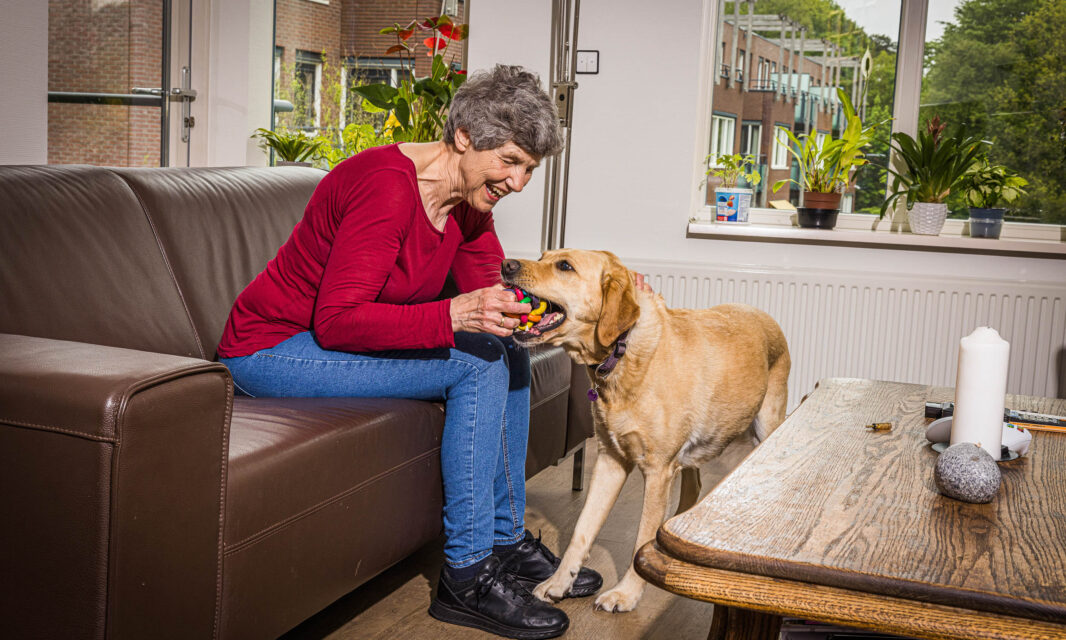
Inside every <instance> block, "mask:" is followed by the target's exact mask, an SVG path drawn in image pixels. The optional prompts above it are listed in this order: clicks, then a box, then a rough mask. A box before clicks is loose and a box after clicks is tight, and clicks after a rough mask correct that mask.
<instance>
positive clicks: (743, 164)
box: [704, 153, 762, 189]
mask: <svg viewBox="0 0 1066 640" xmlns="http://www.w3.org/2000/svg"><path fill="white" fill-rule="evenodd" d="M715 159H716V158H715V156H714V154H711V155H709V156H707V157H706V158H705V159H704V162H705V163H706V164H707V172H706V174H705V175H706V176H708V177H712V176H713V177H715V178H720V179H721V180H722V184H721V185H719V186H721V187H722V188H724V189H734V188H736V186H737V183H738V182H739V181H740V179H741V178H743V179H744V181H745V182H747V183H748V185H750V186H751V188H753V189H754V188H755V187H756V186H758V184H759V182H761V181H762V174H760V173H759V168H758V167H757V166H756V164H755V158H754V156H742V155H740V154H739V153H733V154H730V155H723V156H718V157H717V162H718V166H711V164H710V163H711V161H712V160H715ZM749 167H750V169H749Z"/></svg>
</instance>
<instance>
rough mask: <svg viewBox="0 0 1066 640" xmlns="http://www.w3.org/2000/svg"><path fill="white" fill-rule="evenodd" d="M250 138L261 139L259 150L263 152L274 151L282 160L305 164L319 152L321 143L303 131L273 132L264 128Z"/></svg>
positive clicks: (256, 131)
mask: <svg viewBox="0 0 1066 640" xmlns="http://www.w3.org/2000/svg"><path fill="white" fill-rule="evenodd" d="M250 137H252V138H259V148H260V149H263V151H267V150H268V149H273V150H274V153H276V154H277V156H278V157H279V158H281V159H282V160H286V161H289V162H305V161H308V159H310V158H311V157H313V156H314V155H315V153H316V152H318V149H319V146H320V144H321V142H320V141H318V140H314V139H312V138H310V137H308V136H306V135H304V133H303V132H302V131H287V130H281V131H271V130H270V129H264V128H262V127H260V128H258V129H256V130H255V133H253V134H252V135H251V136H250Z"/></svg>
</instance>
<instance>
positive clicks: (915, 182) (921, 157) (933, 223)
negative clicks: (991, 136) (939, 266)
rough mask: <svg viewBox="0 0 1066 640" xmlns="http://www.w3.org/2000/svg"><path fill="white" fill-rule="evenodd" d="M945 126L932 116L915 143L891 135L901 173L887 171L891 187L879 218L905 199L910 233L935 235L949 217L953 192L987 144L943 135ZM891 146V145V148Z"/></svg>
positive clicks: (973, 139)
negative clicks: (948, 198)
mask: <svg viewBox="0 0 1066 640" xmlns="http://www.w3.org/2000/svg"><path fill="white" fill-rule="evenodd" d="M946 126H947V125H946V124H945V123H942V122H941V121H940V117H939V116H934V117H933V119H932V120H930V121H929V125H928V126H927V127H926V130H925V131H920V132H919V133H918V139H917V140H915V139H914V138H912V137H911V136H909V135H907V134H906V133H903V132H897V133H894V134H892V140H893V141H894V142H895V146H892V150H893V151H895V152H896V154H897V156H898V157H899V159H900V162H901V163H902V164H903V170H902V171H896V170H894V169H893V168H892V167H888V172H889V173H891V174H892V185H891V187H890V189H889V194H888V198H886V199H885V201H884V203H883V204H882V205H881V215H882V216H883V215H884V214H885V211H886V210H887V209H888V208H889V207H890V206H892V205H893V204H894V203H895V202H896V201H897V200H899V198H901V197H906V202H907V218H908V220H909V221H910V226H911V232H912V233H918V234H922V235H933V236H935V235H938V234H939V233H940V230H941V229H942V228H943V227H944V220H946V219H947V217H948V205H947V203H946V202H945V200H947V197H948V196H949V195H950V194H951V192H952V190H953V189H957V188H959V187H960V186H961V185H962V184H963V182H964V180H965V179H966V173H967V172H968V171H969V170H970V169H971V168H973V167H974V166H975V165H976V164H977V163H978V162H979V161H980V160H981V157H982V154H983V153H984V150H985V147H984V145H985V144H987V143H985V142H984V141H982V140H980V139H978V138H977V137H975V136H961V135H945V134H944V129H945V127H946ZM890 146H891V145H890Z"/></svg>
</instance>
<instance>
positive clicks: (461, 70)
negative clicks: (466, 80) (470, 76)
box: [456, 69, 466, 76]
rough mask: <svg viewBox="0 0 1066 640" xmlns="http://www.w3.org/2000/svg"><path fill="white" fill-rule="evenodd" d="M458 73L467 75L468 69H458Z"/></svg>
mask: <svg viewBox="0 0 1066 640" xmlns="http://www.w3.org/2000/svg"><path fill="white" fill-rule="evenodd" d="M456 73H458V74H459V75H461V76H465V75H466V69H459V70H458V71H456Z"/></svg>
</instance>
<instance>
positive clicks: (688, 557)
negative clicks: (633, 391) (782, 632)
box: [636, 378, 1066, 640]
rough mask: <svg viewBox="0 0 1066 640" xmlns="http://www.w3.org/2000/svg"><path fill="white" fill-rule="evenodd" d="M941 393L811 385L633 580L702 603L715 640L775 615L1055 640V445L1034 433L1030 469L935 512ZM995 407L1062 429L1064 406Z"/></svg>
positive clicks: (1064, 460) (775, 626)
mask: <svg viewBox="0 0 1066 640" xmlns="http://www.w3.org/2000/svg"><path fill="white" fill-rule="evenodd" d="M953 394H954V392H953V390H952V389H950V388H935V387H928V386H924V385H915V384H902V383H894V382H875V381H872V380H857V379H841V378H836V379H828V380H823V381H822V382H820V383H819V384H818V386H817V388H816V389H815V391H814V392H812V393H811V394H810V396H808V397H807V398H806V399H805V400H804V402H803V403H802V404H801V405H800V406H799V408H797V409H796V411H795V412H793V414H792V415H791V416H789V418H788V419H787V420H786V421H785V423H784V424H782V425H781V427H780V428H778V430H777V431H775V432H774V433H773V434H772V435H771V436H770V437H769V438H767V440H766V441H765V442H764V443H762V444H761V445H760V446H759V447H757V448H756V449H755V451H754V452H752V454H751V455H750V456H749V457H748V458H747V459H746V460H745V461H744V462H743V463H741V464H740V466H738V467H737V468H736V469H735V470H734V471H733V472H732V473H731V474H730V475H729V476H727V477H726V478H725V479H724V480H722V482H721V483H720V484H719V485H718V486H717V487H715V489H714V490H713V491H711V493H710V494H708V495H707V496H706V497H705V498H704V499H703V500H702V501H701V502H700V503H699V504H697V505H696V506H695V507H693V508H692V509H690V510H689V511H687V512H686V513H684V514H681V515H680V516H677V517H675V518H671V519H670V520H668V521H667V522H666V523H665V524H664V525H663V526H662V528H660V530H659V533H658V536H657V540H656V541H655V542H652V543H649V544H648V545H646V546H645V547H643V548H642V549H641V550H640V552H639V553H638V554H637V560H636V562H637V568H638V571H639V572H640V574H641V575H642V576H644V577H645V578H646V579H647V580H649V581H650V582H652V583H653V584H655V585H658V586H660V587H662V588H663V589H666V590H668V591H672V592H674V593H678V594H681V595H684V596H688V597H690V598H696V599H699V600H706V601H709V602H714V603H715V604H716V605H717V606H715V608H714V610H715V615H714V619H713V621H712V624H711V634H710V636H709V637H710V638H713V639H715V640H720V639H725V638H730V639H733V638H735V639H737V640H740V639H743V640H757V639H772V638H776V637H777V633H778V630H779V628H780V625H781V618H780V616H786V615H787V616H795V617H800V618H806V619H812V620H819V621H824V622H830V623H834V624H840V625H846V626H850V627H859V628H865V629H872V630H876V631H883V632H888V633H894V634H899V635H906V636H914V637H919V638H938V639H939V638H996V639H1002V640H1008V639H1009V640H1030V639H1036V638H1040V639H1047V640H1050V639H1052V638H1055V639H1064V638H1066V434H1059V433H1047V432H1034V433H1033V436H1034V437H1033V444H1032V449H1031V450H1030V452H1029V455H1028V456H1025V457H1023V458H1020V459H1018V460H1015V461H1012V462H1008V463H1003V464H1002V465H1001V467H1000V468H1001V470H1002V471H1003V485H1002V486H1001V487H1000V490H999V493H998V494H997V496H996V498H995V500H993V502H992V503H990V504H968V503H965V502H960V501H957V500H953V499H951V498H947V497H944V496H942V495H940V494H939V493H938V492H937V490H936V485H935V483H934V481H933V465H934V463H935V461H936V456H937V454H936V453H935V452H934V451H932V450H931V449H930V447H929V445H928V442H926V440H925V427H926V425H927V421H926V420H925V417H924V415H925V413H924V409H925V403H926V402H927V401H930V402H942V401H945V400H951V399H952V398H953ZM1007 406H1008V407H1011V408H1015V409H1025V410H1030V411H1039V412H1042V413H1053V414H1057V415H1064V414H1066V400H1054V399H1049V398H1036V397H1029V396H1008V397H1007ZM873 422H892V423H894V427H893V428H892V430H891V431H871V430H868V429H866V428H865V425H866V424H869V423H873Z"/></svg>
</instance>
